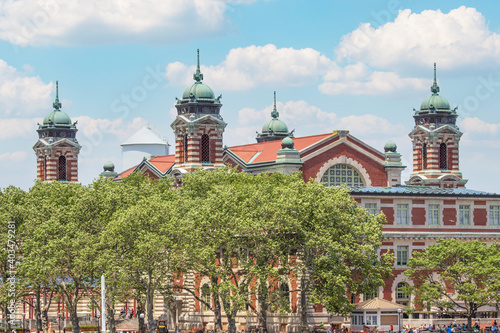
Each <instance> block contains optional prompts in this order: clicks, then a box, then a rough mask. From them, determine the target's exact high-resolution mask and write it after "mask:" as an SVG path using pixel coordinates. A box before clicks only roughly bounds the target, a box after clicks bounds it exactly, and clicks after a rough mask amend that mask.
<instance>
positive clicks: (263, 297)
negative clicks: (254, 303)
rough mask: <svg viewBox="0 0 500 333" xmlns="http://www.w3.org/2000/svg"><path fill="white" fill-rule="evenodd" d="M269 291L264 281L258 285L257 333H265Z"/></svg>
mask: <svg viewBox="0 0 500 333" xmlns="http://www.w3.org/2000/svg"><path fill="white" fill-rule="evenodd" d="M268 299H269V289H268V287H267V285H266V283H265V281H261V282H260V284H259V304H260V314H259V315H258V316H257V317H258V318H259V333H267V311H268V310H269V301H268Z"/></svg>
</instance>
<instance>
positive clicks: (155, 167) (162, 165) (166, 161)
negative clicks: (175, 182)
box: [114, 155, 175, 180]
mask: <svg viewBox="0 0 500 333" xmlns="http://www.w3.org/2000/svg"><path fill="white" fill-rule="evenodd" d="M174 165H175V155H164V156H156V157H153V158H152V159H150V160H147V159H143V160H142V162H141V163H139V164H138V165H136V166H133V167H131V168H130V169H127V170H125V171H123V172H121V173H120V174H118V176H116V177H115V178H114V180H122V179H123V178H126V177H127V176H129V175H130V174H131V173H132V172H134V171H136V170H141V171H144V170H146V169H147V170H149V171H151V172H152V173H153V174H154V175H156V176H157V177H158V178H161V177H165V176H166V175H168V174H169V173H170V172H171V171H172V167H173V166H174Z"/></svg>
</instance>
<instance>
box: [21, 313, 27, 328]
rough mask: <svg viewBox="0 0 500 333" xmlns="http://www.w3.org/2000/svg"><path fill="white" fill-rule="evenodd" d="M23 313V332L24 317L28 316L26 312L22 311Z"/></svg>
mask: <svg viewBox="0 0 500 333" xmlns="http://www.w3.org/2000/svg"><path fill="white" fill-rule="evenodd" d="M21 315H22V316H23V333H24V317H26V312H23V313H21Z"/></svg>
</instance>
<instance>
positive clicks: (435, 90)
mask: <svg viewBox="0 0 500 333" xmlns="http://www.w3.org/2000/svg"><path fill="white" fill-rule="evenodd" d="M431 91H432V94H434V95H437V93H438V92H439V86H438V84H437V80H436V63H434V83H433V84H432V87H431Z"/></svg>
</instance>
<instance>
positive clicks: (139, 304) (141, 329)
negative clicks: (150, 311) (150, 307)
mask: <svg viewBox="0 0 500 333" xmlns="http://www.w3.org/2000/svg"><path fill="white" fill-rule="evenodd" d="M136 301H137V313H136V316H137V319H138V321H139V332H140V333H143V332H144V331H145V327H144V318H141V316H140V314H141V313H144V304H143V302H142V301H141V300H139V299H137V300H136Z"/></svg>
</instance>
